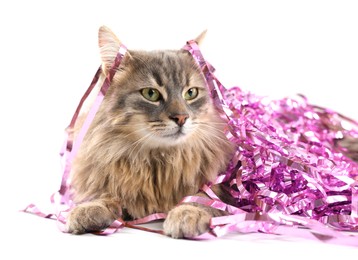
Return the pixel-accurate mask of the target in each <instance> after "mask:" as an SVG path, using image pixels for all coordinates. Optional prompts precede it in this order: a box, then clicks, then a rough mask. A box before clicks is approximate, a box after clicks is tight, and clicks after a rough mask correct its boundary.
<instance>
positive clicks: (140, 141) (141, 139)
mask: <svg viewBox="0 0 358 260" xmlns="http://www.w3.org/2000/svg"><path fill="white" fill-rule="evenodd" d="M151 136H153V134H152V133H150V132H149V133H147V134H146V135H144V136H143V137H141V138H140V139H138V140H137V141H135V142H134V143H133V144H132V146H131V147H130V149H129V150H130V153H129V156H128V158H136V157H137V154H138V153H139V152H140V149H137V147H138V146H139V145H141V147H142V146H143V144H144V143H145V142H146V141H147V140H148V139H149V138H150V137H151ZM135 151H137V154H136V155H135V156H134V157H132V155H133V152H135Z"/></svg>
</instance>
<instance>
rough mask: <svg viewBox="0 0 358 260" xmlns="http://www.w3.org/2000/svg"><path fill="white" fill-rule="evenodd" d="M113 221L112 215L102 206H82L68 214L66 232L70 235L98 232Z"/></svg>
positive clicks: (89, 204)
mask: <svg viewBox="0 0 358 260" xmlns="http://www.w3.org/2000/svg"><path fill="white" fill-rule="evenodd" d="M114 220H115V219H114V216H113V215H112V213H111V212H110V211H109V210H108V209H107V208H106V207H104V206H103V205H100V204H94V203H87V204H82V205H79V206H77V207H75V208H74V209H73V210H72V211H71V212H70V213H69V215H68V217H67V223H66V231H67V232H68V233H72V234H83V233H87V232H93V231H100V230H102V229H104V228H106V227H108V226H109V225H111V224H112V223H113V221H114Z"/></svg>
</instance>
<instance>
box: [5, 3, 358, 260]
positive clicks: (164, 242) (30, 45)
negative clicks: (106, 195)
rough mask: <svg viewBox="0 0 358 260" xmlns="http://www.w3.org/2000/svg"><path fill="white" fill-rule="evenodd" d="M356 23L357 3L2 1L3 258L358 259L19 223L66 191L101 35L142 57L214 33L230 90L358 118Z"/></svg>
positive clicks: (342, 250) (288, 246)
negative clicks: (68, 129)
mask: <svg viewBox="0 0 358 260" xmlns="http://www.w3.org/2000/svg"><path fill="white" fill-rule="evenodd" d="M357 14H358V3H357V2H356V1H314V0H310V1H225V0H222V1H192V0H189V1H188V0H181V1H133V0H131V1H129V0H128V1H106V0H102V1H67V0H63V1H37V0H32V1H25V0H24V1H16V0H15V1H2V2H1V3H0V32H1V36H0V37H1V41H0V66H1V67H0V69H1V82H2V84H1V90H2V91H1V102H0V113H1V114H0V115H1V117H0V118H1V122H2V123H1V130H0V131H1V137H2V142H1V149H2V153H1V165H2V169H1V176H2V178H1V188H0V192H1V194H0V195H1V197H0V198H1V202H2V203H1V206H2V209H1V215H0V218H1V225H2V228H1V231H2V239H3V240H2V241H3V242H2V243H1V244H0V248H1V250H0V251H1V255H2V256H1V258H3V256H4V255H5V254H6V253H7V254H8V256H7V257H6V258H4V259H23V258H25V256H29V257H30V259H35V258H37V259H48V258H53V259H60V258H61V259H64V257H68V256H72V257H70V259H74V257H73V256H78V257H81V259H98V258H101V259H104V257H111V258H113V257H114V258H121V257H123V254H124V255H125V256H126V257H129V258H132V257H134V259H137V258H136V257H137V256H142V257H146V256H148V257H150V259H152V258H154V257H158V258H172V257H173V256H174V257H179V256H184V257H186V258H188V257H189V258H190V259H194V258H195V257H204V256H208V257H209V258H217V257H218V256H223V255H225V256H227V257H238V258H240V259H244V258H250V259H251V258H253V259H259V257H265V258H266V259H281V258H282V259H283V258H289V257H309V258H310V259H311V257H312V256H315V257H317V256H319V257H320V259H324V258H326V259H336V257H337V256H338V257H340V258H343V257H353V258H354V257H357V256H358V250H357V249H356V248H352V247H347V246H336V245H329V244H324V243H323V242H316V241H312V240H304V239H299V238H293V237H289V236H287V237H285V236H280V237H278V236H270V235H265V234H250V235H241V234H234V235H228V236H226V237H224V238H220V239H217V240H212V241H200V242H198V241H186V240H173V239H170V238H166V237H164V236H161V235H157V234H152V233H147V232H143V231H137V230H131V229H124V230H122V231H121V232H119V233H116V234H114V235H111V236H107V237H98V236H94V235H84V236H71V235H68V234H63V233H61V232H60V231H59V230H58V229H57V226H56V223H55V222H54V221H51V220H45V219H42V218H39V217H36V216H32V215H30V214H25V213H18V210H19V209H22V208H24V207H25V206H27V205H28V204H29V203H32V202H33V203H36V204H38V205H41V204H46V203H48V201H49V196H50V195H51V194H52V193H53V192H55V191H57V190H58V188H59V184H60V180H61V171H60V170H61V169H60V164H59V156H58V152H59V149H60V146H61V145H62V141H63V129H64V128H65V126H67V125H68V123H69V121H70V118H71V116H72V114H73V112H74V109H75V107H76V105H77V103H78V101H79V99H80V97H81V95H82V93H83V91H84V90H85V89H86V88H87V87H88V85H89V83H90V81H91V80H92V77H93V75H94V73H95V71H96V69H97V67H98V66H99V55H98V49H97V30H98V27H99V26H100V25H103V24H104V25H107V26H109V27H111V28H112V29H113V31H114V32H116V33H117V35H118V37H119V38H120V39H121V40H122V41H123V43H124V44H125V45H127V47H129V48H140V49H156V48H180V47H182V46H183V45H184V43H185V41H186V40H189V39H191V38H194V37H195V36H196V35H197V34H199V33H200V32H201V31H202V30H204V29H208V35H207V39H206V42H205V43H204V46H203V47H202V51H203V53H204V56H205V57H206V58H207V59H208V60H209V61H210V62H211V63H212V64H213V65H214V66H215V67H216V69H217V74H216V75H217V76H218V78H219V79H220V81H221V82H222V83H224V84H225V85H227V86H234V85H237V86H240V87H241V88H242V89H245V90H251V91H252V92H253V93H255V94H259V95H271V96H274V97H278V98H280V97H283V96H286V95H292V94H296V93H303V94H305V95H306V96H307V97H308V99H309V100H310V101H311V103H315V104H318V105H321V106H326V107H329V108H332V109H335V110H337V111H339V112H341V113H343V114H345V115H347V116H350V117H353V118H355V119H358V109H357V98H358V95H357V94H356V93H357V89H358V77H357V71H358V48H357V46H358V37H357V32H358V15H357Z"/></svg>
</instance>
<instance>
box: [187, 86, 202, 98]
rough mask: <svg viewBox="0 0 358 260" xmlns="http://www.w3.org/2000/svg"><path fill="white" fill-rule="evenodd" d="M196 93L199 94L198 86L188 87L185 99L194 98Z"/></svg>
mask: <svg viewBox="0 0 358 260" xmlns="http://www.w3.org/2000/svg"><path fill="white" fill-rule="evenodd" d="M198 94H199V90H198V88H190V89H188V91H187V92H185V94H184V98H185V99H186V100H192V99H194V98H196V97H197V96H198Z"/></svg>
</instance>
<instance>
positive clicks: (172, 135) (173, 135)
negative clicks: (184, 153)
mask: <svg viewBox="0 0 358 260" xmlns="http://www.w3.org/2000/svg"><path fill="white" fill-rule="evenodd" d="M185 135H186V133H185V132H184V130H183V128H182V127H180V128H178V129H177V131H176V132H174V133H167V134H164V135H162V136H163V137H164V138H172V139H178V138H180V137H184V136H185Z"/></svg>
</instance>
